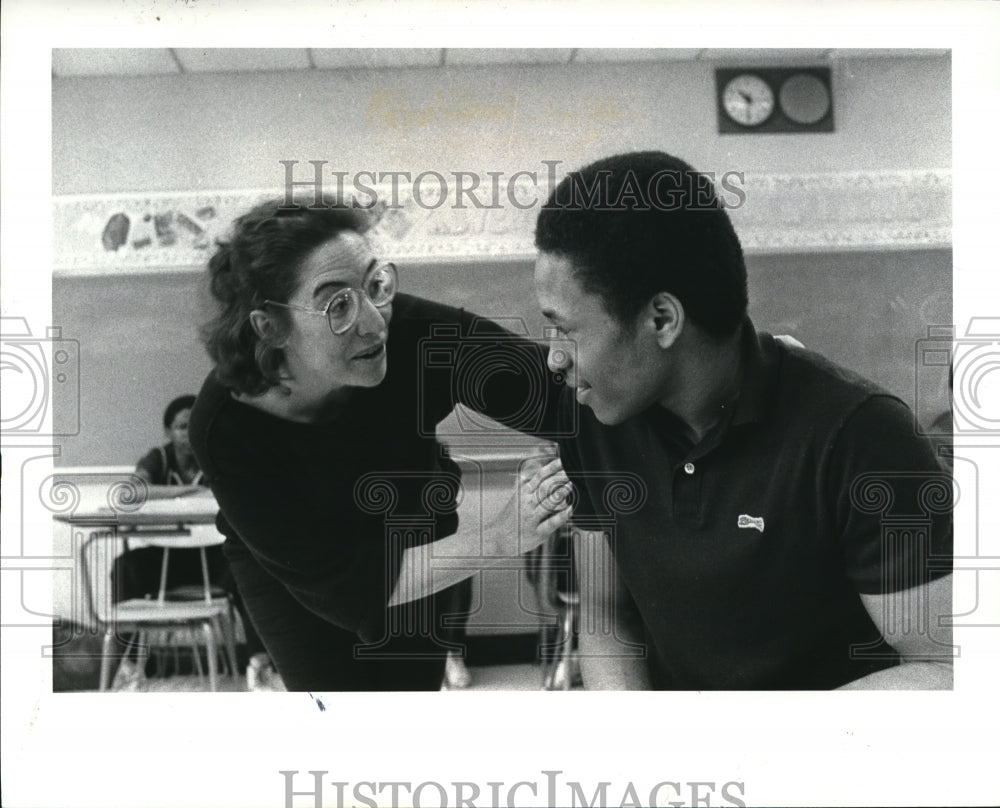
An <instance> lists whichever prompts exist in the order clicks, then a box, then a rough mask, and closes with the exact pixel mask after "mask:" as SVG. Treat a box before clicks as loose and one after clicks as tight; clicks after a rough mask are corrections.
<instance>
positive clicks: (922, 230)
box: [52, 170, 952, 276]
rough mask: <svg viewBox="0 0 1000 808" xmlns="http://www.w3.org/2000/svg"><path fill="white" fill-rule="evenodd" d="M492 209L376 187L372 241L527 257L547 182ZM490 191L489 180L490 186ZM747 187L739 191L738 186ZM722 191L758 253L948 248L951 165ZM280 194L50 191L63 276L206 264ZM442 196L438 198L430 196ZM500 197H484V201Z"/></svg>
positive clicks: (426, 257)
mask: <svg viewBox="0 0 1000 808" xmlns="http://www.w3.org/2000/svg"><path fill="white" fill-rule="evenodd" d="M522 179H523V181H520V182H518V183H515V184H514V186H512V187H511V188H510V189H508V192H506V193H504V194H502V196H501V197H500V203H499V204H497V205H495V206H491V207H476V206H474V205H472V204H469V201H468V197H466V201H465V205H464V207H462V208H457V207H456V206H455V205H454V204H452V202H453V200H454V193H453V191H454V189H449V194H448V196H447V201H446V202H445V203H444V204H442V205H441V206H439V207H436V208H433V209H432V208H430V207H427V206H426V205H424V206H421V205H418V204H416V203H415V201H414V199H413V198H412V197H411V196H409V195H408V194H407V193H406V192H405V190H404V189H390V188H388V187H385V186H376V190H377V191H378V193H379V197H380V199H383V200H386V199H396V200H398V204H394V205H390V206H385V205H382V207H381V208H380V209H379V213H380V219H379V222H378V224H377V225H376V227H375V228H374V230H373V231H372V237H373V239H374V240H375V242H376V244H377V248H378V250H379V252H380V253H381V254H383V255H385V256H391V257H392V258H393V259H394V260H396V261H400V262H404V261H409V262H459V261H477V260H527V259H530V258H532V257H533V256H534V247H533V244H532V232H533V229H534V221H535V217H536V215H537V212H538V208H539V206H540V205H541V203H542V202H544V200H545V198H546V197H547V195H548V190H549V189H548V183H547V182H543V183H535V182H530V181H528V180H527V179H524V178H522ZM483 186H484V187H488V183H486V182H484V183H483ZM734 187H735V188H739V189H740V192H737V193H733V192H732V190H731V189H732V188H734ZM728 188H729V189H730V190H728V191H727V192H725V193H723V194H722V195H723V198H724V199H725V200H726V201H727V202H728V204H729V205H730V206H731V207H730V214H731V216H732V217H733V222H734V224H735V226H736V229H737V232H738V233H739V234H740V238H741V240H742V242H743V245H744V249H745V250H746V252H747V253H750V254H766V253H782V252H784V253H787V252H836V251H844V250H900V249H922V248H947V247H949V246H950V245H951V198H952V184H951V172H950V171H943V170H907V171H855V172H837V173H804V174H749V173H748V174H744V175H742V179H740V178H739V177H733V176H730V177H729V178H728ZM274 194H275V192H274V191H266V190H243V191H239V190H238V191H218V192H208V191H204V192H202V191H199V192H189V193H188V192H177V193H150V194H103V195H87V196H57V197H54V198H53V210H52V217H53V242H54V244H53V247H54V249H53V270H54V273H55V274H56V275H57V276H60V275H61V276H75V275H115V274H141V273H145V272H154V271H162V270H164V269H170V270H189V271H197V270H201V269H202V268H203V267H204V265H205V261H206V260H207V258H208V256H209V255H210V254H211V250H212V246H213V243H214V241H215V239H216V238H218V237H221V236H223V235H224V234H225V231H226V229H227V228H228V227H229V224H230V223H231V222H232V220H233V219H234V218H235V217H236V216H237V215H239V214H240V213H242V212H243V211H245V210H246V209H248V208H249V207H251V206H252V205H253V204H255V203H256V202H258V201H259V200H261V199H264V198H266V197H268V196H272V195H274ZM434 199H435V197H434V196H433V195H432V196H431V203H433V201H434ZM490 201H491V200H488V199H487V202H490Z"/></svg>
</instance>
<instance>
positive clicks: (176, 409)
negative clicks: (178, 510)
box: [111, 395, 263, 665]
mask: <svg viewBox="0 0 1000 808" xmlns="http://www.w3.org/2000/svg"><path fill="white" fill-rule="evenodd" d="M194 402H195V397H194V396H192V395H185V396H179V397H178V398H175V399H174V400H173V401H171V402H170V403H169V404H168V405H167V408H166V410H164V413H163V428H164V431H165V433H166V436H167V439H168V440H167V442H166V443H165V444H163V445H162V446H157V447H155V448H153V449H150V450H149V451H148V452H147V453H146V454H145V455H143V456H142V458H140V460H139V462H138V463H136V468H135V475H136V476H137V477H140V478H141V479H142V480H144V481H145V482H146V485H147V487H148V488H147V491H148V497H149V498H150V499H164V498H169V497H175V496H187V495H190V494H197V493H199V492H200V493H204V494H207V493H208V486H207V484H206V483H205V482H204V478H203V475H202V473H201V469H200V467H199V466H198V460H197V458H196V457H195V455H194V452H193V451H192V449H191V442H190V440H189V438H188V422H189V421H190V419H191V408H192V407H193V406H194ZM125 545H126V547H125V552H124V553H123V554H122V555H120V556H118V557H117V558H116V559H115V561H114V564H113V566H112V570H111V580H112V591H113V592H114V593H115V594H114V597H115V600H116V601H119V600H127V599H129V598H147V597H148V598H154V597H156V595H157V593H158V592H159V589H160V570H161V565H162V562H163V549H162V548H160V547H140V548H129V547H128V539H127V538H126V540H125ZM205 556H206V560H207V561H208V574H209V580H210V581H211V582H212V583H213V584H217V585H219V586H221V587H222V588H223V589H224V590H226V591H227V592H229V593H230V594H232V595H233V597H234V600H235V603H236V607H237V608H238V609H239V610H240V611H241V612H242V606H241V604H240V601H239V595H238V593H237V592H236V587H235V585H234V583H233V580H232V575H231V573H230V571H229V564H228V563H227V562H226V559H225V556H224V555H223V554H222V545H221V544H217V545H213V546H211V547H206V548H205ZM202 584H203V580H202V569H201V553H200V551H199V550H198V549H197V548H184V547H179V548H174V549H172V550H171V551H170V561H169V564H168V566H167V586H166V588H167V590H170V589H174V588H177V587H181V586H197V587H201V586H202ZM243 623H244V633H245V635H246V640H247V642H246V646H244V647H241V648H240V656H241V657H242V663H241V664H242V665H246V664H247V662H248V661H249V659H250V658H251V657H252V656H253V655H255V654H261V653H262V652H263V645H262V644H261V642H260V639H259V638H258V637H257V635H256V633H255V632H254V631H253V627H252V626H251V625H249V621H248V620H246V619H245V618H244V620H243ZM262 662H263V660H262Z"/></svg>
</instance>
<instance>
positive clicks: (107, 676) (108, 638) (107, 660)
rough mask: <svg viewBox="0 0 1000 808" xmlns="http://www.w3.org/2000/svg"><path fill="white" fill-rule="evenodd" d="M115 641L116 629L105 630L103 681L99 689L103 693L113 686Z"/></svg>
mask: <svg viewBox="0 0 1000 808" xmlns="http://www.w3.org/2000/svg"><path fill="white" fill-rule="evenodd" d="M114 639H115V630H114V627H113V626H108V627H107V628H106V629H105V630H104V644H103V646H102V648H101V681H100V684H99V685H98V687H99V688H100V690H101V692H102V693H103V692H104V691H106V690H107V689H108V688H109V687H110V686H111V646H112V643H113V642H114ZM126 653H127V652H126Z"/></svg>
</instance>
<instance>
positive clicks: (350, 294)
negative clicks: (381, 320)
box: [264, 261, 398, 336]
mask: <svg viewBox="0 0 1000 808" xmlns="http://www.w3.org/2000/svg"><path fill="white" fill-rule="evenodd" d="M397 286H398V278H397V274H396V265H395V264H392V263H389V262H388V261H385V262H383V263H381V264H377V265H376V266H375V267H374V268H373V269H372V270H371V271H370V272H369V273H368V276H367V277H366V278H365V283H364V287H363V288H361V289H355V288H354V287H353V286H352V287H348V288H346V289H341V290H340V291H339V292H337V293H336V294H335V295H334V296H333V297H331V298H330V302H329V303H327V304H326V306H325V308H324V309H323V310H322V311H318V310H317V309H308V308H306V307H305V306H296V305H295V304H293V303H278V302H277V301H275V300H265V301H264V305H270V306H280V307H281V308H283V309H295V310H296V311H302V312H305V313H306V314H322V315H323V316H324V317H326V322H327V324H328V325H329V326H330V331H332V332H333V333H334V334H336V335H337V336H339V335H341V334H346V333H347V332H348V331H350V330H351V328H352V327H353V326H354V324H355V323H356V322H357V321H358V315H359V314H360V313H361V295H362V294H364V295H365V297H367V298H368V299H369V300H370V301H371V302H372V305H373V306H375V308H377V309H380V308H382V307H383V306H388V305H389V304H390V303H391V302H392V299H393V298H394V297H395V296H396V288H397Z"/></svg>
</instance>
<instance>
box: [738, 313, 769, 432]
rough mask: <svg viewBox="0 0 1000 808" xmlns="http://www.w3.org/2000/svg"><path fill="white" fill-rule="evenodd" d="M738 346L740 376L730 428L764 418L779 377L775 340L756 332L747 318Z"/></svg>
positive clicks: (744, 321)
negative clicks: (740, 361) (740, 352)
mask: <svg viewBox="0 0 1000 808" xmlns="http://www.w3.org/2000/svg"><path fill="white" fill-rule="evenodd" d="M740 346H741V350H742V365H741V368H740V369H741V371H742V373H741V378H740V389H739V395H738V397H737V399H736V404H735V407H736V409H735V411H734V412H733V418H732V420H731V421H730V422H729V424H730V426H736V425H738V424H749V423H754V422H757V421H761V420H763V419H764V417H765V416H766V415H767V411H768V409H769V405H770V402H771V399H772V397H773V394H774V388H775V384H776V382H777V377H778V347H777V345H776V344H775V341H774V337H772V336H771V335H770V334H764V333H758V332H757V329H755V328H754V325H753V322H751V320H750V318H749V317H747V318H745V319H744V320H743V326H742V333H741V335H740Z"/></svg>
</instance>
